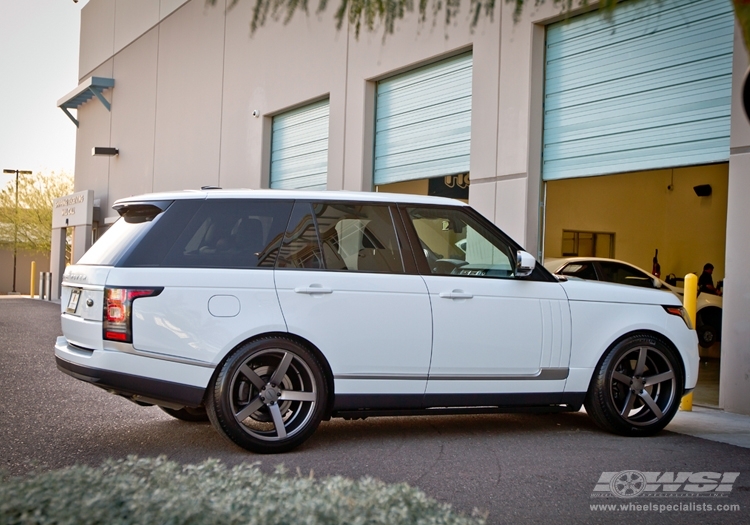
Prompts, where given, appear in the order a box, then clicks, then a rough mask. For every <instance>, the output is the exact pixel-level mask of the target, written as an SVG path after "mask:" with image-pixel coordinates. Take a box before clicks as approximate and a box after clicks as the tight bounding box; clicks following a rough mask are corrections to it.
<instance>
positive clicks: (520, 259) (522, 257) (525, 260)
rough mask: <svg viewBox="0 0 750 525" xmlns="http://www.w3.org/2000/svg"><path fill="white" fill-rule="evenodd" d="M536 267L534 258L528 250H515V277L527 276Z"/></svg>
mask: <svg viewBox="0 0 750 525" xmlns="http://www.w3.org/2000/svg"><path fill="white" fill-rule="evenodd" d="M534 268H536V259H535V258H534V256H533V255H531V254H530V253H529V252H525V251H523V250H518V251H517V252H516V277H527V276H529V275H531V272H533V271H534Z"/></svg>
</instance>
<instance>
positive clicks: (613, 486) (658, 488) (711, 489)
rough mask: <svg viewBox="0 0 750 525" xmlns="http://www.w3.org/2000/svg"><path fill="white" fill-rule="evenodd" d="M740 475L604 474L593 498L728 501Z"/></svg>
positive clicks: (674, 473) (711, 473) (592, 493)
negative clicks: (724, 499)
mask: <svg viewBox="0 0 750 525" xmlns="http://www.w3.org/2000/svg"><path fill="white" fill-rule="evenodd" d="M739 475H740V473H739V472H641V471H639V470H623V471H621V472H602V475H601V476H600V477H599V481H597V482H596V486H595V487H594V490H593V491H592V492H591V497H592V498H612V497H615V498H624V499H629V498H637V497H648V498H706V497H712V498H716V497H727V496H728V495H729V493H730V492H732V486H733V484H734V482H735V480H736V479H737V478H738V477H739Z"/></svg>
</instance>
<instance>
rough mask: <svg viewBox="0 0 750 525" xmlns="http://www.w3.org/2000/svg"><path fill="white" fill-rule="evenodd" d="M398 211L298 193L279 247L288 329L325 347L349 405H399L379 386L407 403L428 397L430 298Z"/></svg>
mask: <svg viewBox="0 0 750 525" xmlns="http://www.w3.org/2000/svg"><path fill="white" fill-rule="evenodd" d="M394 212H395V208H394V209H392V208H391V207H389V206H385V205H381V204H373V203H367V204H362V203H356V202H330V201H329V202H304V201H297V203H296V204H295V208H294V211H293V212H292V217H291V220H290V221H289V226H288V228H287V232H286V235H285V238H284V243H283V246H282V248H281V250H280V253H279V257H278V261H277V269H276V287H277V290H278V294H279V301H280V302H281V308H282V311H283V312H284V318H285V320H286V323H287V326H288V329H289V331H290V332H293V333H296V334H299V335H300V336H302V337H305V338H306V339H308V340H309V341H311V342H312V343H313V344H315V345H316V346H317V347H318V348H319V349H320V350H321V351H322V352H323V353H324V354H325V356H326V358H327V359H328V361H329V363H330V365H331V368H332V369H333V373H334V379H335V383H336V384H335V388H336V401H337V408H339V409H341V408H347V406H346V403H347V402H349V403H350V404H351V405H352V407H354V406H360V407H362V406H370V407H377V406H380V407H389V406H392V405H393V402H392V400H393V398H392V397H391V396H382V397H380V398H378V396H376V395H375V396H374V394H401V396H399V398H398V399H399V403H407V404H413V405H419V404H421V400H422V396H423V394H424V389H425V386H426V382H427V372H428V369H429V365H430V347H431V332H432V319H431V312H430V302H429V298H428V295H427V289H426V287H425V284H424V282H423V281H422V278H421V277H420V276H419V275H417V274H416V269H415V266H414V261H413V258H412V256H411V254H410V253H408V252H406V253H404V251H403V250H402V249H401V248H402V247H401V246H400V245H399V236H398V235H397V234H396V228H397V224H399V223H398V222H397V221H394ZM395 218H396V219H397V218H398V217H395ZM400 227H401V228H403V226H400ZM401 238H402V239H403V236H402V237H401ZM408 394H412V396H409V397H405V396H404V395H408ZM352 395H353V396H354V397H351V396H352ZM347 399H349V400H351V401H346V400H347Z"/></svg>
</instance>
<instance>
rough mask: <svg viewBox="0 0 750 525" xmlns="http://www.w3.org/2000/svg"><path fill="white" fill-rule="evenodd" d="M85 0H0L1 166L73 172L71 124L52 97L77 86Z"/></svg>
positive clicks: (73, 131) (73, 133) (0, 179)
mask: <svg viewBox="0 0 750 525" xmlns="http://www.w3.org/2000/svg"><path fill="white" fill-rule="evenodd" d="M87 1H88V0H80V1H79V2H77V3H74V2H73V0H0V170H1V169H13V170H15V169H19V170H31V171H34V172H37V171H41V172H47V173H48V172H51V171H55V172H59V171H66V172H68V173H70V174H73V169H74V167H75V140H76V127H75V124H73V122H71V120H70V119H69V118H68V117H67V116H66V115H65V113H63V112H62V110H61V109H59V108H58V107H57V101H58V100H59V99H60V98H62V97H63V96H65V95H66V94H68V93H69V92H71V91H73V89H75V88H76V87H77V86H78V39H79V29H80V18H81V8H82V7H83V6H84V5H85V4H86V3H87ZM73 114H75V112H73ZM13 177H14V176H13V175H2V174H0V186H2V185H4V184H5V183H6V182H7V181H8V180H9V179H11V178H13Z"/></svg>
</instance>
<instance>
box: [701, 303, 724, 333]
mask: <svg viewBox="0 0 750 525" xmlns="http://www.w3.org/2000/svg"><path fill="white" fill-rule="evenodd" d="M721 315H722V309H721V308H719V307H718V306H714V305H711V306H705V307H703V308H701V309H700V310H698V311H697V312H696V314H695V317H696V324H698V325H701V324H711V323H708V322H706V321H707V320H708V319H711V320H716V321H718V322H717V323H716V324H711V325H712V326H713V327H714V328H716V329H717V330H721Z"/></svg>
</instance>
